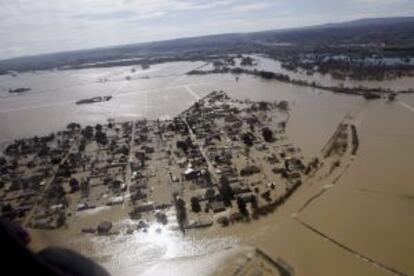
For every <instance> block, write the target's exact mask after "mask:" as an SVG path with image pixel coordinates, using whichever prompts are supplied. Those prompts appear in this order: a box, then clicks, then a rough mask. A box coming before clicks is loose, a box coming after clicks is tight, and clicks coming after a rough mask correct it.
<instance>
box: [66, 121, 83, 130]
mask: <svg viewBox="0 0 414 276" xmlns="http://www.w3.org/2000/svg"><path fill="white" fill-rule="evenodd" d="M80 128H81V125H80V124H77V123H75V122H72V123H69V124H68V125H67V126H66V129H68V130H71V131H74V130H75V129H80Z"/></svg>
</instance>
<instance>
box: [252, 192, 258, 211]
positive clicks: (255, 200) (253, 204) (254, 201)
mask: <svg viewBox="0 0 414 276" xmlns="http://www.w3.org/2000/svg"><path fill="white" fill-rule="evenodd" d="M251 203H252V208H253V210H256V209H257V208H258V202H257V197H256V196H255V195H253V196H252V201H251Z"/></svg>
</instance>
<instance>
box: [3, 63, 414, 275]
mask: <svg viewBox="0 0 414 276" xmlns="http://www.w3.org/2000/svg"><path fill="white" fill-rule="evenodd" d="M200 65H202V64H200V63H169V64H161V65H156V66H153V67H151V69H150V70H146V71H142V70H137V71H136V72H135V73H132V72H131V68H130V67H119V68H110V69H91V70H77V71H64V72H47V73H36V74H24V75H21V76H18V77H15V78H13V77H7V76H2V77H0V86H1V87H2V88H7V89H8V88H15V87H19V86H28V87H32V89H33V92H32V93H29V94H27V95H19V96H10V95H9V94H8V93H7V90H5V89H3V92H1V98H0V127H1V129H2V131H1V133H0V141H2V142H4V141H7V140H11V139H14V138H17V137H25V136H29V135H36V134H37V135H39V134H45V133H48V132H50V131H55V130H59V129H62V128H64V127H65V126H66V124H67V123H69V122H71V121H78V122H81V123H83V124H93V123H97V122H105V121H106V120H107V118H109V117H115V118H117V119H118V120H133V119H138V118H142V117H149V118H169V117H172V116H174V115H176V114H178V113H179V112H181V111H182V110H183V109H185V108H186V107H188V106H190V105H191V104H192V103H193V102H194V101H195V100H197V99H198V98H200V97H203V96H204V95H206V94H208V93H209V92H211V91H212V90H221V89H223V90H225V91H226V92H228V93H229V94H230V95H231V96H234V97H238V98H242V99H244V98H249V99H253V100H267V101H273V100H276V101H280V100H287V101H289V104H290V107H291V117H290V122H289V125H288V135H289V138H290V140H291V141H292V142H293V143H294V144H295V145H298V146H300V147H301V148H302V153H303V155H304V157H305V158H311V157H314V156H317V155H319V153H320V150H321V148H322V147H323V146H324V144H325V143H326V142H327V140H328V139H329V137H330V136H331V135H332V133H333V132H334V131H335V129H336V127H337V126H338V124H339V123H340V122H341V121H342V120H343V118H344V117H345V116H346V115H349V116H350V117H352V120H353V123H355V124H356V125H357V128H358V132H359V136H360V143H361V145H360V149H359V152H358V155H357V156H356V158H354V159H353V160H348V161H349V162H350V164H349V168H348V169H347V170H346V172H345V173H344V174H343V176H342V178H340V179H339V181H338V182H337V183H336V184H335V185H334V186H332V182H331V180H332V179H328V180H321V181H319V180H318V179H313V180H311V181H309V182H307V183H305V185H304V186H302V187H301V188H300V189H299V191H298V192H297V193H296V194H294V196H293V197H292V198H291V199H290V200H289V202H288V203H287V204H286V205H284V206H283V207H281V208H279V209H278V210H277V211H276V212H275V213H274V214H271V215H269V216H267V217H265V218H262V219H260V220H259V221H255V222H251V223H248V224H241V225H236V226H232V227H229V228H227V229H221V228H212V229H209V230H206V231H197V232H196V231H194V232H191V233H190V235H189V236H187V237H182V236H180V235H177V233H175V232H173V231H170V230H169V229H162V230H161V233H157V231H156V228H158V227H159V226H156V227H153V228H152V229H151V231H150V233H148V234H147V235H145V234H137V235H134V236H125V235H120V236H117V237H113V238H110V239H104V238H96V239H89V238H88V239H86V240H85V238H84V237H82V236H80V235H75V234H74V235H73V236H74V242H73V243H72V245H71V246H73V247H74V248H76V247H78V248H80V249H81V251H82V252H85V253H87V254H88V252H89V253H90V254H91V255H92V256H93V257H94V258H95V259H96V260H98V261H99V262H101V263H102V264H104V265H105V266H106V267H107V268H108V269H109V270H110V271H111V272H113V273H114V275H128V274H129V275H131V274H132V275H136V274H137V273H155V272H156V273H158V274H159V273H161V272H164V273H165V272H166V271H169V272H174V273H175V274H183V275H194V274H209V273H210V272H212V270H210V268H211V266H214V265H216V264H219V263H220V260H222V259H223V258H222V256H220V257H219V258H216V257H213V256H211V257H210V255H212V253H213V252H215V251H217V250H221V249H223V248H225V247H228V246H236V247H237V246H239V245H252V246H257V247H260V248H261V249H263V250H264V251H265V252H266V253H268V254H269V255H270V256H271V257H274V258H276V257H281V258H283V259H284V260H285V261H286V262H288V263H289V264H291V265H292V266H293V267H294V268H295V272H296V273H297V275H393V274H395V273H393V272H390V271H387V270H384V269H382V268H381V267H380V266H378V265H375V264H373V263H370V262H368V261H367V260H366V259H364V258H362V257H361V256H363V257H368V259H369V260H374V261H375V262H377V263H378V264H382V265H385V266H387V267H391V268H395V269H396V270H397V271H400V272H402V273H405V274H408V275H410V274H413V273H414V267H413V265H412V261H411V260H410V258H411V256H413V255H414V240H413V235H412V229H414V221H413V218H414V216H413V214H414V205H413V198H414V189H413V187H414V186H413V183H414V174H413V172H412V164H413V161H414V152H413V150H414V144H413V141H414V139H413V138H414V128H413V126H414V96H412V95H405V96H401V97H399V101H396V102H394V103H392V104H390V103H386V102H384V101H377V102H367V101H365V100H363V99H362V98H360V97H353V96H347V95H336V94H332V93H329V92H326V91H321V90H318V89H312V88H307V87H296V86H294V85H291V84H286V83H279V82H276V81H262V80H260V79H257V78H254V77H251V76H242V77H241V79H240V80H239V81H238V82H236V81H235V79H234V77H233V76H231V75H208V76H186V75H183V74H184V73H185V72H186V71H188V70H191V69H194V68H197V67H198V66H200ZM126 76H131V78H132V80H131V81H126V80H125V77H126ZM142 77H149V78H142ZM101 78H107V79H108V81H107V82H104V83H102V82H99V79H101ZM410 81H411V80H410ZM405 85H406V84H405V81H403V82H402V83H401V88H400V89H404V88H405ZM96 95H113V96H114V98H113V100H112V101H110V102H106V103H98V104H94V105H84V106H76V105H75V104H74V102H75V101H76V100H79V99H82V98H87V97H92V96H96ZM326 185H330V186H329V187H331V188H329V189H327V190H326V192H324V193H323V195H322V196H320V197H318V198H317V199H316V200H315V201H313V202H312V204H310V205H309V206H308V207H307V208H306V209H305V210H304V211H303V212H301V213H300V214H297V212H298V210H299V209H300V207H301V206H303V204H304V203H305V202H307V200H308V199H309V198H311V197H312V196H314V195H315V194H317V193H319V192H320V191H321V187H324V186H326ZM298 219H299V220H300V221H303V222H305V223H306V224H308V225H310V226H311V227H313V228H314V229H317V230H318V231H320V233H323V234H324V235H326V236H329V237H330V238H332V239H334V240H335V241H337V242H338V243H340V244H342V245H345V246H346V248H350V249H353V250H354V251H355V252H357V253H358V254H359V255H358V254H357V255H356V254H354V253H351V252H349V251H347V250H345V249H344V248H341V247H340V246H338V245H337V244H335V243H333V242H331V241H329V240H327V239H326V238H325V237H323V236H321V235H320V234H318V233H316V232H314V231H311V230H309V229H308V228H306V227H304V226H303V225H302V224H301V223H299V220H298ZM119 223H124V222H119ZM38 236H39V237H43V238H44V239H45V240H48V243H52V244H57V243H59V240H60V239H63V238H62V237H65V238H66V234H65V233H62V232H58V233H53V234H50V235H49V234H47V233H46V234H45V233H43V232H42V233H38ZM56 240H58V241H56ZM91 252H93V253H91ZM193 256H197V257H196V258H195V259H194V260H197V261H196V262H194V263H192V262H191V261H190V263H188V262H185V261H182V260H184V259H188V258H190V260H191V258H192V257H193ZM191 267H197V268H195V269H196V270H191V269H190V268H191ZM186 272H187V274H186Z"/></svg>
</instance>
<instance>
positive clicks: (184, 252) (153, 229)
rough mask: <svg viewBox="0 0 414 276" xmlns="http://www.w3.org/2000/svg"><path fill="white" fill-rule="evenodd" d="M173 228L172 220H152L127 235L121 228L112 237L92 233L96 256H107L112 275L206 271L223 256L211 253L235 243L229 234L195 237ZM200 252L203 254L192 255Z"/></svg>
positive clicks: (197, 272) (106, 264)
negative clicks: (208, 237) (154, 221)
mask: <svg viewBox="0 0 414 276" xmlns="http://www.w3.org/2000/svg"><path fill="white" fill-rule="evenodd" d="M174 217H175V214H171V213H170V214H169V218H174ZM170 221H171V220H170ZM119 223H120V224H121V225H122V226H125V227H124V228H126V227H127V226H128V225H129V226H132V225H135V224H136V222H133V221H131V220H125V221H121V222H119ZM175 226H176V225H175ZM173 228H175V227H174V222H173V223H169V225H167V226H164V225H161V224H158V223H153V224H151V225H150V226H149V228H148V231H147V232H146V233H144V232H142V231H135V232H134V233H133V234H131V235H128V234H126V232H122V233H121V234H119V235H117V236H113V237H94V238H93V242H94V243H95V248H96V251H97V252H98V257H109V258H108V260H107V261H106V262H104V263H103V265H104V266H105V267H106V268H107V269H108V270H109V271H110V272H111V273H112V274H113V275H147V274H152V275H154V273H156V275H161V273H162V275H172V274H174V275H176V274H178V275H195V273H196V274H197V275H207V274H210V273H212V272H213V269H214V268H215V267H216V264H217V263H218V262H219V261H220V260H222V259H223V258H222V257H220V256H218V255H217V254H215V255H214V256H212V255H210V254H212V253H216V252H219V251H221V250H224V249H227V248H229V247H234V246H236V245H237V243H238V241H237V239H235V238H232V237H223V238H214V239H195V238H193V237H190V236H184V235H183V234H182V233H181V232H179V231H177V230H173ZM200 256H202V258H199V259H197V260H195V259H193V257H200ZM190 258H192V259H190ZM171 269H173V270H174V273H172V271H171Z"/></svg>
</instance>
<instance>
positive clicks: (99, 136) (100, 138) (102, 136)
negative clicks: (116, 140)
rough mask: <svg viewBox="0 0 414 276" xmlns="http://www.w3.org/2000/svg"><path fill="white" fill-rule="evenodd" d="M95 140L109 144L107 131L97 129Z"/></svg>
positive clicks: (102, 143)
mask: <svg viewBox="0 0 414 276" xmlns="http://www.w3.org/2000/svg"><path fill="white" fill-rule="evenodd" d="M95 140H96V143H98V144H101V145H106V144H108V139H107V137H106V133H105V132H100V131H97V132H96V133H95Z"/></svg>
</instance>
